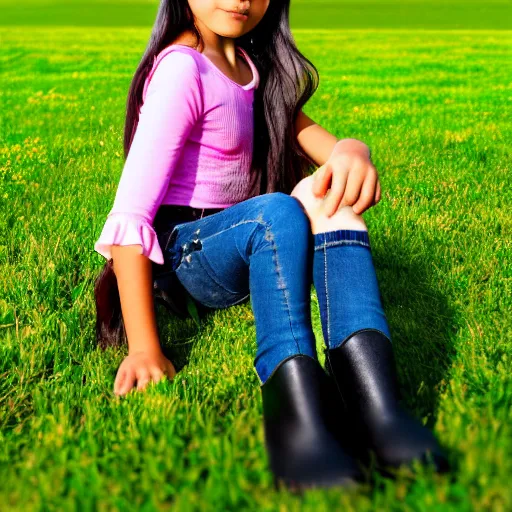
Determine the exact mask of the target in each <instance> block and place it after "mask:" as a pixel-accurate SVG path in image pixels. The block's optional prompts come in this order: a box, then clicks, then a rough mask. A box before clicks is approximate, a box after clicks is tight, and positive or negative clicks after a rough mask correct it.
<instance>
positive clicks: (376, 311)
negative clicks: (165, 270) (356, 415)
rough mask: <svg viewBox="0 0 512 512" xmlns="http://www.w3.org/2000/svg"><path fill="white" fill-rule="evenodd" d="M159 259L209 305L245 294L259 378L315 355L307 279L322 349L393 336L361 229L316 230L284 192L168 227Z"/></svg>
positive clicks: (236, 300)
mask: <svg viewBox="0 0 512 512" xmlns="http://www.w3.org/2000/svg"><path fill="white" fill-rule="evenodd" d="M164 258H165V259H166V261H168V262H170V266H171V269H172V270H173V271H175V272H176V276H177V277H178V279H179V281H180V282H181V284H182V285H183V287H184V288H185V289H186V291H187V292H188V293H189V294H190V295H191V296H192V298H193V299H195V300H196V301H197V302H199V303H200V304H202V305H204V306H206V307H208V308H216V309H220V308H227V307H229V306H233V305H235V304H239V303H242V302H244V301H245V300H246V299H248V298H250V301H251V306H252V310H253V313H254V319H255V325H256V341H257V347H258V348H257V352H256V357H255V363H254V364H255V367H256V371H257V373H258V376H259V378H260V381H261V383H262V384H263V383H265V381H266V380H267V379H268V377H269V376H270V375H271V374H272V372H273V371H274V370H275V369H276V368H277V366H278V365H279V363H280V362H282V361H283V360H285V359H287V358H289V357H290V356H293V355H296V354H306V355H308V356H311V357H313V358H316V357H317V354H316V346H315V336H314V334H313V329H312V325H311V295H310V294H311V284H312V283H313V284H314V286H315V289H316V292H317V296H318V302H319V307H320V316H321V323H322V330H323V335H324V340H325V343H326V345H327V347H329V348H334V347H337V346H339V345H340V344H341V343H343V341H345V340H346V339H347V338H348V337H349V336H350V335H351V334H353V333H354V332H356V331H358V330H361V329H377V330H380V331H381V332H383V333H384V334H385V335H386V336H388V337H389V338H390V339H391V337H390V333H389V328H388V324H387V321H386V317H385V315H384V311H383V309H382V305H381V300H380V295H379V289H378V284H377V279H376V275H375V269H374V267H373V262H372V257H371V252H370V244H369V239H368V233H367V232H366V231H352V230H338V231H330V232H327V233H316V234H313V233H312V232H311V225H310V222H309V218H308V217H307V215H306V213H305V211H304V208H303V206H302V204H301V203H300V201H298V200H297V199H296V198H295V197H292V196H289V195H287V194H284V193H282V192H275V193H270V194H263V195H259V196H256V197H252V198H250V199H247V200H245V201H242V202H240V203H237V204H235V205H233V206H230V207H228V208H226V209H225V210H223V211H220V212H217V213H214V214H212V215H209V216H207V217H203V218H200V219H196V220H193V221H189V222H183V223H179V224H176V225H174V227H173V229H172V232H171V235H170V237H169V243H168V244H167V248H166V249H165V251H164Z"/></svg>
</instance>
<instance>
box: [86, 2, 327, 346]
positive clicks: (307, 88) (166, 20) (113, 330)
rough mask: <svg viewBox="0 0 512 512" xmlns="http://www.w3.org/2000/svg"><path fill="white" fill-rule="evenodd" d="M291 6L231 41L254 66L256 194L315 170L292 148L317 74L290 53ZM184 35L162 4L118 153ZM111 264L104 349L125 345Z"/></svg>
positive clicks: (180, 12) (189, 25)
mask: <svg viewBox="0 0 512 512" xmlns="http://www.w3.org/2000/svg"><path fill="white" fill-rule="evenodd" d="M289 11H290V0H270V3H269V6H268V9H267V11H266V13H265V15H264V16H263V18H262V19H261V21H260V22H259V23H258V25H257V26H256V27H254V28H253V29H252V30H251V31H250V32H249V33H247V34H244V35H243V36H241V37H239V38H237V40H236V45H237V46H239V47H241V48H243V49H244V50H245V51H246V52H247V53H248V54H249V56H250V57H251V59H252V60H253V62H254V64H255V65H256V67H257V69H258V72H259V75H260V83H259V86H258V88H257V89H256V90H255V93H254V146H253V147H254V151H253V159H252V166H251V172H252V173H255V174H256V175H257V176H258V175H259V176H261V181H260V183H261V185H260V194H266V193H270V192H284V193H286V194H290V193H291V191H292V190H293V188H294V187H295V185H296V184H297V183H298V182H299V181H300V180H301V179H302V178H304V177H306V176H307V175H308V174H309V172H310V171H311V170H312V169H313V167H315V166H316V164H315V162H314V161H313V160H312V159H311V158H309V156H308V155H307V154H306V153H304V151H302V148H301V147H300V145H299V144H298V142H297V137H296V133H295V121H296V119H297V115H298V113H299V111H300V109H301V108H302V107H303V106H304V105H305V104H306V102H307V101H308V100H309V99H310V98H311V96H313V94H314V93H315V91H316V89H317V88H318V85H319V76H318V72H317V69H316V68H315V66H314V65H313V63H312V62H311V61H309V60H308V59H307V58H306V57H305V56H304V55H302V53H301V52H300V51H299V50H298V49H297V47H296V45H295V41H294V39H293V36H292V33H291V30H290V23H289ZM184 31H192V33H193V34H194V35H195V36H196V39H197V44H198V46H203V45H204V41H203V39H202V37H201V34H200V32H199V30H198V29H197V27H196V25H195V22H194V16H193V13H192V11H191V9H190V6H189V4H188V1H186V0H161V3H160V6H159V8H158V14H157V17H156V21H155V24H154V26H153V30H152V33H151V37H150V40H149V43H148V46H147V48H146V51H145V52H144V55H143V56H142V59H141V61H140V63H139V66H138V67H137V70H136V72H135V75H134V77H133V80H132V82H131V85H130V89H129V92H128V101H127V105H126V120H125V126H124V155H125V158H126V157H127V155H128V152H129V151H130V146H131V143H132V141H133V137H134V135H135V132H136V130H137V125H138V116H139V109H140V107H141V105H142V91H143V88H144V82H145V80H146V77H147V76H148V74H149V73H150V71H151V69H152V66H153V63H154V58H155V57H156V56H157V55H158V54H159V53H160V52H161V51H162V50H163V49H164V48H166V47H167V46H169V45H170V44H172V43H173V42H174V41H175V40H176V39H177V38H178V37H179V36H180V35H181V34H182V33H183V32H184ZM112 263H113V262H112V259H110V260H109V261H107V263H105V266H104V268H103V269H102V271H101V273H100V275H99V276H98V277H97V279H96V282H95V289H94V293H95V299H96V311H97V321H96V336H97V341H98V343H99V345H100V346H101V347H103V348H105V347H107V346H110V345H120V344H122V343H124V341H125V340H126V333H125V331H124V322H123V320H122V315H121V305H120V300H119V291H118V288H117V281H116V278H115V275H114V271H113V268H112Z"/></svg>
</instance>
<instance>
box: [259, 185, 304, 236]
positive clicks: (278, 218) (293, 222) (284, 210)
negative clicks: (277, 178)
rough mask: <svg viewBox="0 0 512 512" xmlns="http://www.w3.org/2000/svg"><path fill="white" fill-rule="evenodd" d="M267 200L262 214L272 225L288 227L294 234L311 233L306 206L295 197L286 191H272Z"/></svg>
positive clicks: (278, 227)
mask: <svg viewBox="0 0 512 512" xmlns="http://www.w3.org/2000/svg"><path fill="white" fill-rule="evenodd" d="M265 195H266V196H268V197H267V198H266V201H265V208H263V209H262V216H263V218H264V220H265V221H267V222H268V223H269V224H270V226H272V227H274V228H276V229H280V230H283V229H288V230H289V231H290V232H293V233H294V234H297V235H298V234H299V233H301V232H304V234H309V233H311V225H310V221H309V217H308V215H307V214H306V211H305V210H304V207H303V206H302V204H301V203H300V201H298V200H297V199H296V198H295V197H292V196H290V195H288V194H285V193H284V192H272V193H269V194H265Z"/></svg>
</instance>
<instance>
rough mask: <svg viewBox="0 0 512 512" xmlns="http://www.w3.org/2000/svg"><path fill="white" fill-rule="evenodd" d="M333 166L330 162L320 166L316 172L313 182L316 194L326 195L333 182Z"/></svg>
mask: <svg viewBox="0 0 512 512" xmlns="http://www.w3.org/2000/svg"><path fill="white" fill-rule="evenodd" d="M331 176H332V167H331V164H330V163H329V162H327V163H325V164H324V165H322V166H320V167H319V168H318V169H317V170H316V172H315V179H314V182H313V194H314V195H315V196H320V197H324V196H325V194H326V193H327V190H328V189H329V184H330V183H331Z"/></svg>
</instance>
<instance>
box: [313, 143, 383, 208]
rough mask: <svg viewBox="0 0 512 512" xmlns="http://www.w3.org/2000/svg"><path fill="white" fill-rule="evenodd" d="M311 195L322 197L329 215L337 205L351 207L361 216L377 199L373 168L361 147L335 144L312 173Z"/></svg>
mask: <svg viewBox="0 0 512 512" xmlns="http://www.w3.org/2000/svg"><path fill="white" fill-rule="evenodd" d="M313 176H314V181H313V194H314V195H315V196H316V197H324V196H325V194H326V193H327V190H328V189H329V187H330V190H329V194H328V196H327V197H326V198H325V204H324V213H325V214H326V215H327V216H328V217H330V216H331V215H334V214H335V213H336V211H337V210H338V208H340V207H343V206H352V209H353V210H354V213H356V214H357V215H361V213H363V212H364V211H365V210H367V209H368V208H370V206H373V205H375V204H377V203H378V202H379V201H380V199H381V190H380V183H379V178H378V176H377V170H376V169H375V166H374V165H373V163H372V162H371V160H370V158H369V157H368V156H367V155H366V154H365V153H364V152H362V151H361V150H357V149H341V147H339V146H338V148H337V147H335V149H334V150H333V153H332V154H331V156H330V158H329V160H327V162H326V163H325V164H324V165H322V166H320V167H319V168H318V169H317V170H316V171H315V173H314V174H313Z"/></svg>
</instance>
